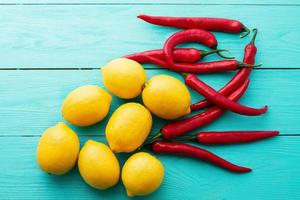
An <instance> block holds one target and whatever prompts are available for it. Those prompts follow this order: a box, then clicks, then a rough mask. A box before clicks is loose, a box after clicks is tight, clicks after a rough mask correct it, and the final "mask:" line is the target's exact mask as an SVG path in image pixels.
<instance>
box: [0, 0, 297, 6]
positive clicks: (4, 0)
mask: <svg viewBox="0 0 300 200" xmlns="http://www.w3.org/2000/svg"><path fill="white" fill-rule="evenodd" d="M0 3H1V4H9V5H11V4H21V5H22V4H134V5H136V4H156V5H158V4H159V5H164V4H176V5H178V4H196V5H199V4H202V5H207V4H208V5H212V4H216V5H219V4H222V5H228V4H249V5H278V6H285V5H299V1H297V0H289V1H288V2H287V1H284V0H253V1H250V0H247V1H242V0H228V1H226V2H224V1H222V0H211V1H209V2H201V1H200V2H199V1H197V0H185V1H183V0H162V1H155V0H151V1H149V0H139V1H134V0H101V1H97V0H13V1H9V0H0Z"/></svg>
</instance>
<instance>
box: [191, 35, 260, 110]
mask: <svg viewBox="0 0 300 200" xmlns="http://www.w3.org/2000/svg"><path fill="white" fill-rule="evenodd" d="M253 32H254V35H253V37H252V39H251V42H250V43H249V44H248V45H246V47H245V49H244V60H243V63H246V64H250V65H253V64H254V63H255V55H256V52H257V49H256V47H255V44H254V42H255V38H256V35H257V29H253ZM251 70H252V69H251V68H249V67H246V68H243V69H241V70H240V71H239V72H238V73H236V75H235V76H234V77H233V78H232V79H231V80H230V81H229V82H228V83H227V84H226V85H225V86H224V87H223V88H222V89H220V90H219V91H218V92H219V93H220V94H222V95H224V96H228V95H229V94H230V93H232V92H233V91H234V90H235V89H237V88H238V87H239V86H240V84H241V83H243V82H244V81H245V80H246V79H248V77H249V75H250V73H251ZM212 104H213V103H212V102H211V101H209V100H207V99H204V100H202V101H199V102H197V103H194V104H192V105H191V111H196V110H200V109H203V108H205V107H208V106H210V105H212Z"/></svg>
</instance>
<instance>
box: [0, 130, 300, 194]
mask: <svg viewBox="0 0 300 200" xmlns="http://www.w3.org/2000/svg"><path fill="white" fill-rule="evenodd" d="M34 130H36V131H39V130H38V129H32V131H34ZM88 139H95V140H99V141H104V138H102V137H90V136H89V137H81V140H82V142H81V144H82V145H83V144H84V141H86V140H88ZM38 140H39V137H8V138H6V137H5V138H3V137H0V144H1V147H0V150H1V154H0V158H1V161H2V162H1V165H0V175H1V189H0V198H1V199H26V200H27V199H28V200H29V199H30V200H34V199H50V200H54V199H66V200H67V199H80V200H81V199H85V200H88V199H89V200H91V199H109V200H111V199H113V200H120V199H129V198H127V197H126V195H125V190H124V188H123V185H122V184H121V183H119V184H118V185H117V186H116V187H114V188H112V189H109V190H106V191H97V190H95V189H92V188H91V187H89V186H88V185H86V184H85V183H84V182H83V180H82V179H81V177H80V175H79V173H78V171H77V169H74V170H73V171H71V173H69V174H67V175H66V176H61V177H57V176H51V175H48V174H46V173H43V172H42V171H40V170H39V168H38V166H37V165H36V163H35V150H36V149H35V147H36V145H37V143H38ZM299 142H300V137H277V138H273V139H270V140H266V141H261V142H257V143H252V144H247V145H234V146H223V147H210V148H208V149H209V150H211V151H213V152H214V153H216V154H219V155H221V156H223V157H224V158H226V159H228V160H231V161H232V162H235V163H238V164H240V165H246V166H250V167H252V168H253V170H254V172H253V173H249V174H243V175H239V174H233V173H230V172H227V171H224V170H222V169H219V168H217V167H215V166H212V165H210V164H207V163H204V162H202V161H198V160H193V159H190V158H183V157H174V156H167V155H159V156H158V158H159V159H160V160H161V161H162V163H163V164H164V166H165V170H166V175H165V180H164V182H163V184H162V187H161V188H160V189H159V190H158V191H156V192H155V193H154V194H152V195H150V196H146V197H141V198H134V199H147V200H148V199H149V200H150V199H153V200H154V199H164V200H165V199H166V200H169V199H170V200H172V199H299V198H300V191H299V187H298V186H299V184H300V179H299V176H298V175H297V174H298V173H299V168H297V163H299V162H300V157H299V153H300V149H299ZM3 147H5V148H3ZM125 158H126V156H125V155H121V156H119V160H120V162H121V163H123V162H124V160H125ZM289 197H290V198H289Z"/></svg>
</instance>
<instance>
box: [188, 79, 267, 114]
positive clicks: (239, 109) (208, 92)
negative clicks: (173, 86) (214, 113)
mask: <svg viewBox="0 0 300 200" xmlns="http://www.w3.org/2000/svg"><path fill="white" fill-rule="evenodd" d="M185 84H186V85H188V86H189V87H190V88H192V89H193V90H196V91H197V92H198V93H199V94H201V95H203V96H204V97H206V98H207V99H209V100H210V101H211V102H213V103H215V104H216V105H218V106H220V107H223V108H225V109H228V110H230V111H232V112H234V113H238V114H241V115H248V116H253V115H261V114H263V113H265V112H266V111H267V110H268V106H264V107H263V108H260V109H256V108H251V107H248V106H244V105H241V104H239V103H236V102H235V101H231V100H229V99H228V98H227V97H225V96H223V95H222V94H220V93H218V92H217V91H216V90H215V89H213V88H212V87H210V86H209V85H207V84H206V83H204V82H203V81H201V80H200V79H198V77H197V76H196V75H194V74H187V75H186V76H185Z"/></svg>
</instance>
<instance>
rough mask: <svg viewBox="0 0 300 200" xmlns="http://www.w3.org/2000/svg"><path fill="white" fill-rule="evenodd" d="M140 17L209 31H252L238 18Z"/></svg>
mask: <svg viewBox="0 0 300 200" xmlns="http://www.w3.org/2000/svg"><path fill="white" fill-rule="evenodd" d="M138 18H140V19H142V20H144V21H146V22H148V23H151V24H155V25H160V26H170V27H175V28H184V29H193V28H198V29H204V30H207V31H219V32H227V33H241V32H246V34H245V35H244V36H243V37H245V36H246V35H248V34H249V33H250V31H249V29H248V28H247V27H246V26H244V25H243V24H242V23H241V22H240V21H238V20H232V19H226V18H213V17H169V16H150V15H143V14H142V15H138Z"/></svg>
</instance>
